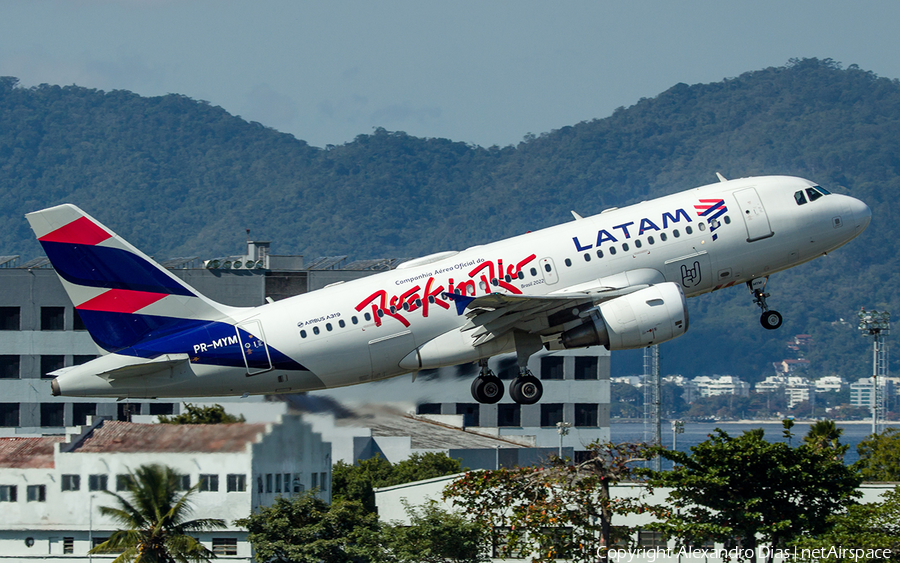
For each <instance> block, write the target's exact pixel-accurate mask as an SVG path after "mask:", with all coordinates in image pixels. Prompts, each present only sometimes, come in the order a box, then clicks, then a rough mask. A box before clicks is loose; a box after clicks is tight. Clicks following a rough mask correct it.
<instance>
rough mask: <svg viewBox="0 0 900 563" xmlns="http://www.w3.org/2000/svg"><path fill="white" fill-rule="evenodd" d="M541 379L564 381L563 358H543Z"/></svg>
mask: <svg viewBox="0 0 900 563" xmlns="http://www.w3.org/2000/svg"><path fill="white" fill-rule="evenodd" d="M541 379H563V358H562V357H561V356H544V357H543V358H541Z"/></svg>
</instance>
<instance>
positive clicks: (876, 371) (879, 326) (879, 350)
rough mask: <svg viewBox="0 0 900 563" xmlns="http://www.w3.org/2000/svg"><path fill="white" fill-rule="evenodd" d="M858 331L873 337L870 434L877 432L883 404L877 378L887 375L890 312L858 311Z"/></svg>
mask: <svg viewBox="0 0 900 563" xmlns="http://www.w3.org/2000/svg"><path fill="white" fill-rule="evenodd" d="M858 314H859V327H858V328H859V331H860V333H862V335H863V336H872V337H874V342H873V345H872V434H877V433H878V416H879V414H880V411H881V410H882V409H883V406H884V404H883V403H884V397H883V396H882V395H881V393H880V388H879V386H878V378H879V377H881V378H882V381H883V380H884V378H885V377H887V348H886V346H885V344H884V337H885V336H887V335H888V334H890V332H891V314H890V313H888V312H887V311H866V310H865V308H863V309H860V311H859V313H858Z"/></svg>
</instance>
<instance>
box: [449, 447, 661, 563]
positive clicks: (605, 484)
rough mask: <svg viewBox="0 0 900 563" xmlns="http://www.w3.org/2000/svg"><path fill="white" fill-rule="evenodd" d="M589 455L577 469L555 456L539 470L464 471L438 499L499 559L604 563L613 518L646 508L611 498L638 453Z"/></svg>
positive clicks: (594, 451)
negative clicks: (455, 508) (468, 520)
mask: <svg viewBox="0 0 900 563" xmlns="http://www.w3.org/2000/svg"><path fill="white" fill-rule="evenodd" d="M589 451H590V457H589V459H588V460H586V461H584V462H582V463H579V464H570V463H568V462H567V461H566V460H563V459H559V458H555V457H554V458H551V460H550V461H549V464H548V465H547V466H546V467H519V468H515V469H505V468H502V469H498V470H495V471H473V472H469V473H466V475H465V476H464V477H462V478H461V479H459V480H457V481H455V482H453V483H451V484H450V485H448V487H447V488H446V490H445V492H444V498H445V499H450V500H452V501H453V503H454V504H456V505H459V506H461V507H462V508H463V509H464V510H465V512H466V513H467V514H468V515H469V516H470V517H472V518H474V519H475V522H476V523H478V525H479V526H481V528H482V530H483V532H484V534H485V535H486V536H487V537H488V538H490V540H491V543H492V545H493V546H495V549H496V551H497V554H498V556H500V557H514V556H516V555H517V554H522V553H534V554H535V557H534V560H535V561H549V560H551V559H559V558H569V559H572V560H573V561H598V560H599V561H603V562H606V561H608V554H607V548H608V547H609V546H611V545H612V542H613V540H614V539H615V538H613V537H612V528H611V523H612V518H613V516H614V515H615V514H627V513H631V512H641V511H643V510H644V508H645V507H644V504H643V502H642V501H640V500H639V499H615V500H613V499H611V498H610V490H609V487H610V485H611V484H614V483H617V482H619V481H621V480H623V479H626V478H628V477H630V476H632V475H633V473H634V470H633V468H632V467H631V466H630V464H631V463H632V462H635V461H642V460H643V459H644V456H643V451H644V447H643V445H639V444H615V445H614V444H599V443H596V442H595V443H593V444H591V445H590V446H589Z"/></svg>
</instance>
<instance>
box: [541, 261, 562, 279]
mask: <svg viewBox="0 0 900 563" xmlns="http://www.w3.org/2000/svg"><path fill="white" fill-rule="evenodd" d="M541 273H542V274H544V283H546V284H547V285H553V284H555V283H556V282H558V281H559V275H558V274H557V273H556V265H555V264H554V263H553V258H549V257H548V258H541Z"/></svg>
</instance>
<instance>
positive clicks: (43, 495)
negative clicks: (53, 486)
mask: <svg viewBox="0 0 900 563" xmlns="http://www.w3.org/2000/svg"><path fill="white" fill-rule="evenodd" d="M25 494H26V495H27V496H28V502H47V485H28V488H27V489H26V491H25Z"/></svg>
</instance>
